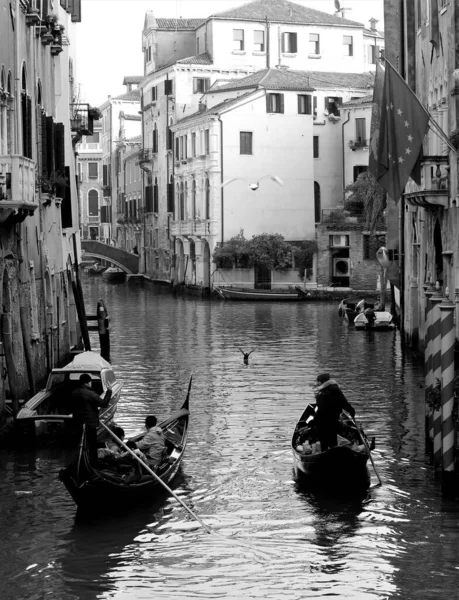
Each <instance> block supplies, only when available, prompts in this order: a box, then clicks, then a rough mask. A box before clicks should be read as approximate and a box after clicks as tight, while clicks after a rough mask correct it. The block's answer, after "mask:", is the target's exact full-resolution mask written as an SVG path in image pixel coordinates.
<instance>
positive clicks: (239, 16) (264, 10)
mask: <svg viewBox="0 0 459 600" xmlns="http://www.w3.org/2000/svg"><path fill="white" fill-rule="evenodd" d="M211 18H215V19H231V20H237V21H239V20H240V21H265V19H266V18H267V19H268V21H271V22H273V21H274V22H277V23H302V24H308V25H310V24H312V25H342V26H343V27H363V24H362V23H357V22H356V21H349V20H348V19H343V18H341V17H337V16H336V15H331V14H329V13H324V12H321V11H319V10H315V9H313V8H308V7H306V6H300V5H299V4H296V3H295V2H289V1H288V0H254V1H253V2H248V3H247V4H243V5H242V6H238V7H236V8H230V9H229V10H225V11H223V12H218V13H214V14H213V15H211Z"/></svg>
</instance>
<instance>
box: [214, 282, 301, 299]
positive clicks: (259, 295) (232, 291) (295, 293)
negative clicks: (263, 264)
mask: <svg viewBox="0 0 459 600" xmlns="http://www.w3.org/2000/svg"><path fill="white" fill-rule="evenodd" d="M214 290H215V291H216V292H217V294H219V296H221V297H222V298H223V299H224V300H255V301H268V302H273V301H274V302H285V301H287V302H298V301H301V300H307V298H308V294H307V292H305V291H303V290H302V289H301V288H300V287H299V286H296V287H295V289H294V290H263V289H252V288H243V287H226V286H225V287H222V286H215V287H214Z"/></svg>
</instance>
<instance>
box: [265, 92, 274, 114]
mask: <svg viewBox="0 0 459 600" xmlns="http://www.w3.org/2000/svg"><path fill="white" fill-rule="evenodd" d="M271 106H272V102H271V94H266V112H267V113H270V112H273V111H272V108H271Z"/></svg>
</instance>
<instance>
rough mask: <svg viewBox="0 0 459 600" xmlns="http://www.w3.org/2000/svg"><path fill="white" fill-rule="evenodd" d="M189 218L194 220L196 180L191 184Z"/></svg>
mask: <svg viewBox="0 0 459 600" xmlns="http://www.w3.org/2000/svg"><path fill="white" fill-rule="evenodd" d="M191 218H192V219H193V220H194V219H196V179H193V180H192V182H191Z"/></svg>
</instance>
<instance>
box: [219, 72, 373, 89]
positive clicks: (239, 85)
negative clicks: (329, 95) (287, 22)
mask: <svg viewBox="0 0 459 600" xmlns="http://www.w3.org/2000/svg"><path fill="white" fill-rule="evenodd" d="M373 85H374V75H373V74H372V73H327V72H322V71H293V70H290V69H287V70H284V69H263V70H262V71H257V72H256V73H253V74H252V75H248V76H247V77H242V78H241V79H235V80H234V81H231V82H229V83H226V84H224V85H220V86H218V85H213V86H212V88H211V89H209V90H208V91H207V93H208V94H209V93H215V92H222V91H228V90H242V89H253V88H258V87H263V88H267V89H270V90H275V89H277V90H281V89H283V90H310V91H313V90H314V89H316V88H337V87H338V88H339V87H350V88H372V87H373Z"/></svg>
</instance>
